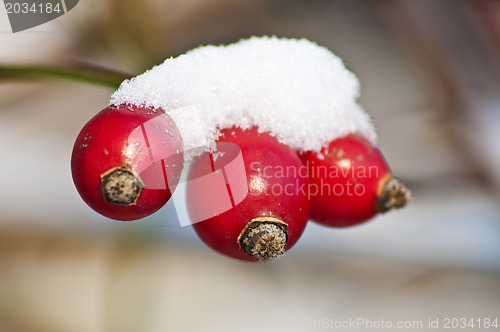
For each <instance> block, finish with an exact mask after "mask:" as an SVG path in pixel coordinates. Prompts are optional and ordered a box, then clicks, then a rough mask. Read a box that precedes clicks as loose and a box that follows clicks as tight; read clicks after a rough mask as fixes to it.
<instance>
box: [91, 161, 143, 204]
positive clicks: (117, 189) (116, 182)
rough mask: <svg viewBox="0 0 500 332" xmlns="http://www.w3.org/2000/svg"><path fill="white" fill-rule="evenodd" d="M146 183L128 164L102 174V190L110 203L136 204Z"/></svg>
mask: <svg viewBox="0 0 500 332" xmlns="http://www.w3.org/2000/svg"><path fill="white" fill-rule="evenodd" d="M142 188H144V184H143V183H142V181H141V180H140V179H139V177H138V176H136V175H135V174H134V172H133V170H132V169H131V168H130V167H129V166H127V165H121V166H118V167H114V168H112V169H110V170H108V171H107V172H105V173H103V174H102V175H101V191H102V195H103V196H104V199H105V200H106V202H108V203H112V204H117V205H124V206H129V205H134V204H135V203H136V202H137V199H138V198H139V196H140V195H141V192H142Z"/></svg>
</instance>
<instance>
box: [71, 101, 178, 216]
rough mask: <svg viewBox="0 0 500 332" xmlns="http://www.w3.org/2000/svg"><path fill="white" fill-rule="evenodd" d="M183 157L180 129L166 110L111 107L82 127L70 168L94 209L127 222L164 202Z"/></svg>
mask: <svg viewBox="0 0 500 332" xmlns="http://www.w3.org/2000/svg"><path fill="white" fill-rule="evenodd" d="M183 158H184V154H183V149H182V139H181V137H180V135H179V131H178V129H177V127H176V125H175V124H174V122H173V121H172V119H171V118H170V117H169V116H168V115H167V114H165V112H164V111H163V110H161V109H149V108H144V107H138V106H131V105H130V106H128V105H123V106H120V107H115V106H110V107H107V108H105V109H104V110H102V111H101V112H99V113H98V114H97V115H95V116H94V117H93V118H92V119H90V121H89V122H87V124H86V125H85V126H84V127H83V129H82V130H81V131H80V134H79V135H78V137H77V139H76V141H75V145H74V147H73V153H72V156H71V172H72V176H73V182H74V184H75V186H76V189H77V190H78V193H79V194H80V196H81V197H82V199H83V200H84V201H85V203H87V205H89V206H90V207H91V208H92V209H93V210H94V211H96V212H98V213H100V214H102V215H103V216H106V217H108V218H111V219H116V220H122V221H129V220H136V219H140V218H143V217H146V216H148V215H150V214H152V213H154V212H156V211H157V210H158V209H160V208H161V207H162V206H163V205H165V203H166V202H167V201H168V200H169V198H170V197H171V194H172V192H173V189H175V186H176V184H177V182H178V180H179V177H180V174H181V171H182V166H183Z"/></svg>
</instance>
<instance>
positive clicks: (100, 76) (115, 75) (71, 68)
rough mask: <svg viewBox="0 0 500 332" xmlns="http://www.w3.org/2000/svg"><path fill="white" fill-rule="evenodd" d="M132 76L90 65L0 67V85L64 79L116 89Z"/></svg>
mask: <svg viewBox="0 0 500 332" xmlns="http://www.w3.org/2000/svg"><path fill="white" fill-rule="evenodd" d="M132 76H133V75H130V74H126V73H123V72H119V71H116V70H114V69H109V68H103V67H98V66H96V65H92V64H76V65H66V66H48V65H1V64H0V83H1V82H3V81H7V80H15V79H23V80H40V79H64V80H70V81H76V82H82V83H87V84H92V85H100V86H105V87H109V88H113V89H116V88H118V86H119V85H120V83H121V82H123V80H125V79H127V78H130V77H132Z"/></svg>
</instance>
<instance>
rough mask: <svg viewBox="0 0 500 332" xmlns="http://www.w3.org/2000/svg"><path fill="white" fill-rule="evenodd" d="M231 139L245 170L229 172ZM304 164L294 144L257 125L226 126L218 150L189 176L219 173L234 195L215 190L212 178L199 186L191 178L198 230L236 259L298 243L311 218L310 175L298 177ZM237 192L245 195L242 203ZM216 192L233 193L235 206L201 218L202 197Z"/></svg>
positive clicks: (263, 256)
mask: <svg viewBox="0 0 500 332" xmlns="http://www.w3.org/2000/svg"><path fill="white" fill-rule="evenodd" d="M228 143H233V145H237V146H238V147H239V149H240V150H238V151H241V156H242V162H243V166H244V168H243V169H244V172H232V171H231V170H229V171H228V168H227V167H226V165H228V163H230V162H231V161H233V160H235V159H236V158H235V157H234V153H233V154H231V151H230V145H231V144H228ZM233 151H234V149H233ZM300 167H302V164H301V161H300V159H299V158H298V157H297V155H296V153H295V152H294V151H293V150H292V149H291V148H290V147H288V146H287V145H284V144H281V143H279V142H278V140H277V139H276V138H275V137H273V136H271V135H269V134H267V133H259V132H258V130H257V128H256V127H253V128H251V129H246V130H242V129H240V128H230V129H224V130H222V131H221V136H220V137H219V139H218V141H217V151H215V152H211V153H209V152H206V153H204V154H202V155H201V156H199V157H198V158H196V159H195V160H194V161H193V163H192V165H191V168H190V171H189V179H191V180H195V179H201V178H202V177H203V176H205V175H206V174H209V173H211V172H212V173H214V172H215V173H217V172H218V173H221V176H224V177H225V178H226V183H227V190H228V191H229V192H230V195H227V194H226V195H221V194H220V192H221V191H224V190H226V188H223V189H221V190H214V186H212V185H211V182H210V181H208V182H206V183H205V184H201V182H198V183H197V184H196V185H193V184H194V183H196V181H188V182H187V188H186V193H187V197H186V201H187V208H188V212H189V215H190V217H191V218H192V221H193V227H194V230H195V231H196V233H197V234H198V236H199V237H200V239H201V240H202V241H203V242H204V243H205V244H207V245H208V246H209V247H210V248H212V249H214V250H215V251H217V252H219V253H222V254H224V255H227V256H229V257H232V258H236V259H239V260H243V261H254V262H255V261H267V260H270V259H274V258H277V257H279V256H281V255H282V254H283V253H284V252H285V251H287V250H289V249H290V248H291V247H292V246H293V245H294V244H295V243H296V242H297V240H298V239H299V238H300V236H301V235H302V233H303V231H304V229H305V226H306V223H307V221H308V219H309V211H310V206H311V202H310V200H309V199H308V197H307V192H306V190H305V188H307V184H308V179H307V177H300V176H298V171H299V168H300ZM233 170H234V169H233ZM235 192H236V193H237V195H238V196H239V197H241V193H246V196H245V197H243V198H242V199H241V201H240V202H239V203H238V202H237V201H236V199H235V198H234V197H235V195H233V193H235ZM214 196H217V197H218V199H222V198H223V197H224V196H226V197H229V198H227V199H228V200H230V201H231V202H230V204H232V208H230V209H227V210H225V211H220V212H219V213H214V214H212V216H211V217H209V218H206V219H205V220H203V221H200V222H197V221H199V216H200V215H205V214H206V211H205V209H206V206H207V204H204V203H203V202H205V203H206V202H207V201H211V200H215V198H213V199H212V197H214ZM235 201H236V202H235Z"/></svg>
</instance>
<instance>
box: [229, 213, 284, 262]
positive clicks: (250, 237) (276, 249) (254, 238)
mask: <svg viewBox="0 0 500 332" xmlns="http://www.w3.org/2000/svg"><path fill="white" fill-rule="evenodd" d="M287 242H288V225H287V224H286V223H285V222H283V221H282V220H280V219H278V218H274V217H259V218H254V219H252V220H250V221H249V222H248V223H247V224H246V226H245V228H244V229H243V230H242V231H241V233H240V235H239V236H238V244H239V245H240V247H241V249H242V250H243V251H245V252H246V253H247V254H249V255H250V256H252V257H253V258H255V259H256V260H258V261H267V260H271V259H275V258H278V257H279V256H281V255H283V254H284V253H285V247H286V244H287Z"/></svg>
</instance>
